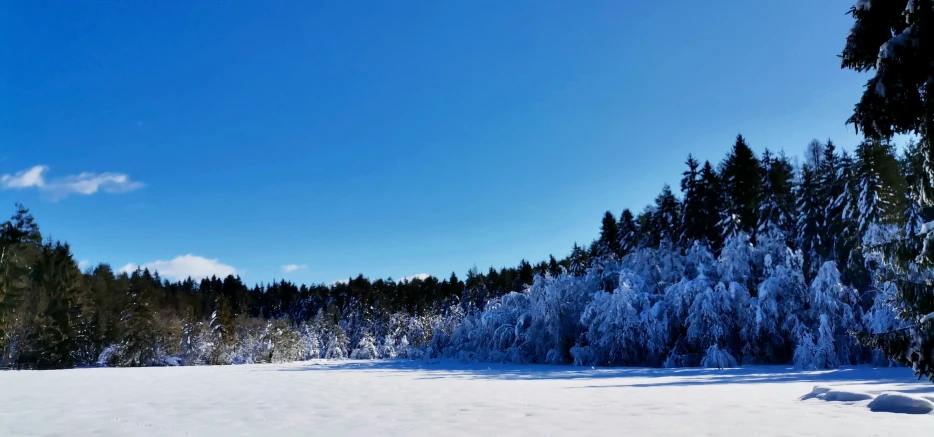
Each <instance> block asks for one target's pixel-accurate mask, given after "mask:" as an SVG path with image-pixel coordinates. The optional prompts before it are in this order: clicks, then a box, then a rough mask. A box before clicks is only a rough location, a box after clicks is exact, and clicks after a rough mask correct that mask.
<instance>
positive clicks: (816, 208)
mask: <svg viewBox="0 0 934 437" xmlns="http://www.w3.org/2000/svg"><path fill="white" fill-rule="evenodd" d="M795 195H796V197H797V210H798V223H797V232H798V236H797V241H798V249H799V250H800V251H801V253H802V255H803V257H804V266H803V270H804V275H805V280H806V281H807V282H810V281H811V279H813V278H814V275H815V274H816V273H817V268H818V267H820V262H819V261H820V248H821V242H822V236H823V235H822V232H821V223H822V220H823V207H822V206H823V205H822V203H821V198H820V186H819V185H818V183H817V175H816V174H814V169H813V168H811V166H810V165H807V164H805V165H804V166H803V167H802V169H801V176H800V183H799V184H798V187H797V189H796V193H795Z"/></svg>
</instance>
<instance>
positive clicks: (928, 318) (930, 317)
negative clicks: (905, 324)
mask: <svg viewBox="0 0 934 437" xmlns="http://www.w3.org/2000/svg"><path fill="white" fill-rule="evenodd" d="M932 320H934V313H930V314H928V315H926V316H924V317H922V318H921V321H920V324H924V323H927V322H930V321H932Z"/></svg>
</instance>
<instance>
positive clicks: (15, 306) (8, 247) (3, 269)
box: [0, 204, 42, 361]
mask: <svg viewBox="0 0 934 437" xmlns="http://www.w3.org/2000/svg"><path fill="white" fill-rule="evenodd" d="M41 242H42V236H41V234H40V233H39V228H38V226H36V224H35V221H34V219H33V217H32V215H30V214H29V211H28V210H27V209H26V208H24V207H23V206H22V205H19V204H17V205H16V214H14V215H13V217H12V218H11V219H10V220H7V221H6V222H3V223H2V224H0V351H4V352H6V353H5V355H8V354H9V351H7V350H6V345H5V339H6V337H7V335H6V333H7V332H8V331H10V330H11V329H12V328H13V325H14V324H16V323H17V322H18V321H21V319H19V318H17V312H18V311H19V309H20V308H19V307H20V305H21V304H22V301H23V298H24V294H25V293H26V292H27V290H28V288H29V279H28V276H29V268H30V266H31V265H32V264H33V263H34V262H35V259H36V257H37V256H38V253H39V246H40V244H41ZM6 358H9V357H6ZM0 361H3V360H0Z"/></svg>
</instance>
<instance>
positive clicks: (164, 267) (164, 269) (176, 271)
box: [120, 254, 237, 280]
mask: <svg viewBox="0 0 934 437" xmlns="http://www.w3.org/2000/svg"><path fill="white" fill-rule="evenodd" d="M137 268H144V269H149V271H156V272H159V275H160V276H163V277H165V278H169V279H176V280H180V279H185V278H188V277H189V276H190V277H191V278H192V279H201V278H207V277H210V276H217V277H219V278H225V277H227V275H236V274H237V269H235V268H234V267H232V266H229V265H227V264H224V263H222V262H220V260H218V259H217V258H215V259H208V258H205V257H202V256H197V255H192V254H188V255H181V256H177V257H175V258H174V259H172V260H170V261H162V260H157V261H152V262H148V263H146V264H142V265H138V264H132V263H131V264H127V265H125V266H123V268H122V269H120V271H121V272H126V273H132V272H133V271H135V270H136V269H137Z"/></svg>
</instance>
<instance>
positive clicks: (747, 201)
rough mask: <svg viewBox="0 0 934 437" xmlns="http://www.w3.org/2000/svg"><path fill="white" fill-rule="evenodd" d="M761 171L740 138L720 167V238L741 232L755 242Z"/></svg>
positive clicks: (750, 151)
mask: <svg viewBox="0 0 934 437" xmlns="http://www.w3.org/2000/svg"><path fill="white" fill-rule="evenodd" d="M761 175H762V167H761V165H760V164H759V160H758V159H756V155H755V154H754V153H753V151H752V149H750V148H749V146H748V145H747V144H746V140H745V139H744V138H743V136H742V135H737V136H736V143H735V144H733V150H732V151H731V152H730V154H729V155H727V158H726V160H725V161H724V162H723V164H722V165H721V167H720V179H721V181H722V183H723V187H724V193H725V195H726V196H725V198H726V204H725V206H726V208H725V210H724V214H723V215H724V216H723V218H722V220H721V223H722V225H723V231H724V237H726V236H730V235H735V234H736V233H738V232H745V233H746V234H748V235H749V236H751V237H752V239H753V241H755V235H756V225H757V223H758V221H759V220H758V215H759V199H760V196H761V191H762V179H761Z"/></svg>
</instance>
